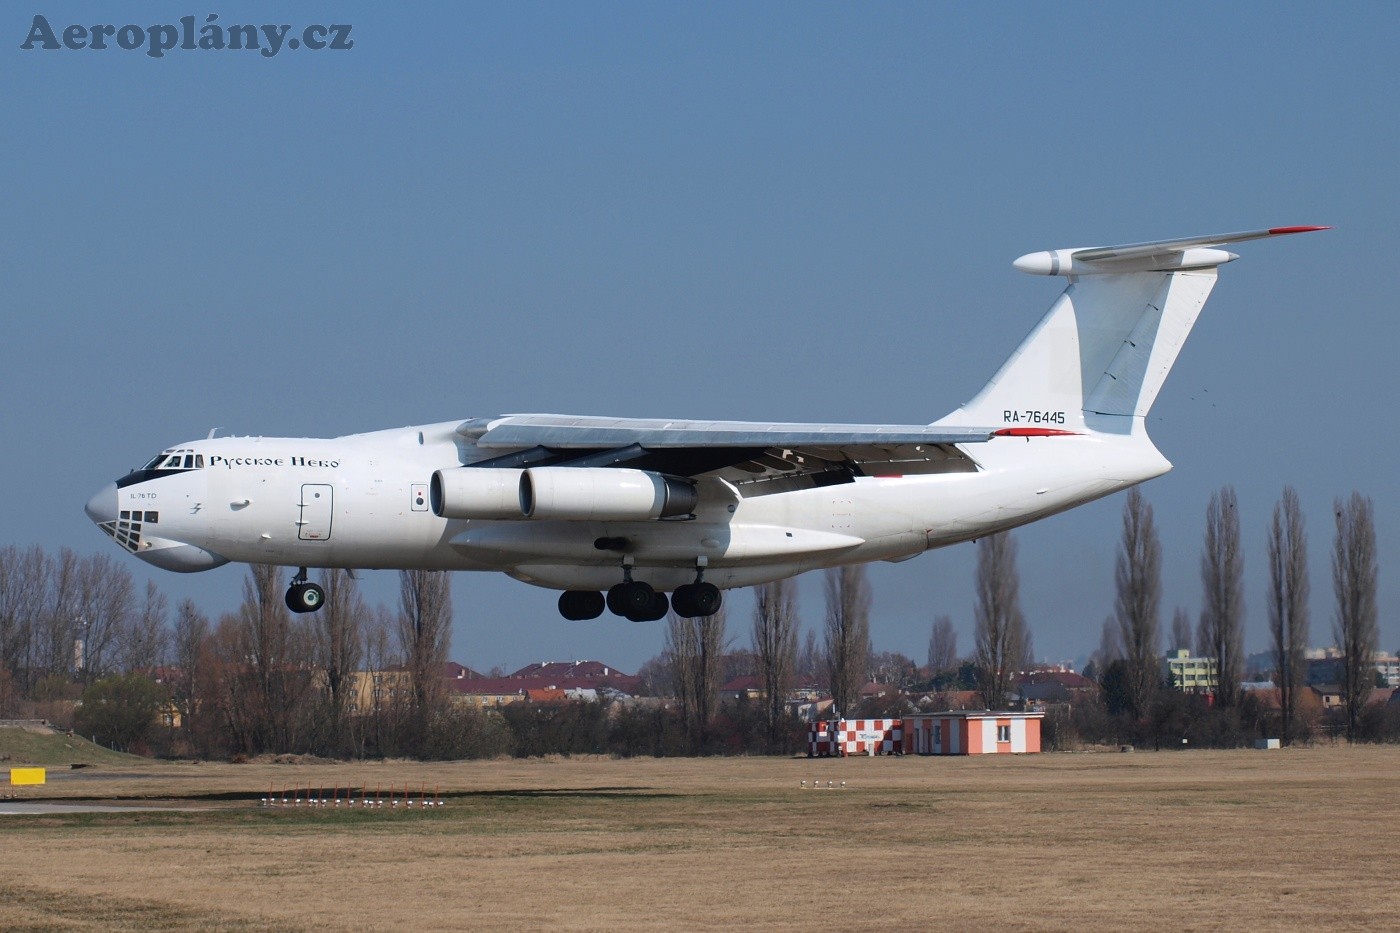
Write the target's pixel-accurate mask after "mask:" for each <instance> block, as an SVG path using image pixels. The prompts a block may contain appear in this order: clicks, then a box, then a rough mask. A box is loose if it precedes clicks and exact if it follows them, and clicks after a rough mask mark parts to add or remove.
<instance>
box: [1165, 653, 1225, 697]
mask: <svg viewBox="0 0 1400 933" xmlns="http://www.w3.org/2000/svg"><path fill="white" fill-rule="evenodd" d="M1167 677H1168V679H1170V680H1171V685H1172V689H1174V690H1180V691H1181V692H1182V693H1212V694H1213V693H1215V691H1216V688H1217V687H1219V686H1220V674H1219V669H1218V666H1217V663H1216V660H1215V658H1197V657H1192V655H1191V652H1190V651H1187V650H1186V649H1185V648H1178V649H1177V650H1176V653H1175V654H1173V655H1169V656H1168V657H1167Z"/></svg>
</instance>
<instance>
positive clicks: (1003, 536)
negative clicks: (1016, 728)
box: [974, 531, 1026, 709]
mask: <svg viewBox="0 0 1400 933" xmlns="http://www.w3.org/2000/svg"><path fill="white" fill-rule="evenodd" d="M1020 591H1021V580H1020V574H1019V572H1018V571H1017V569H1016V539H1015V538H1014V537H1013V536H1012V534H1011V532H1009V531H1003V532H1001V533H999V534H994V535H991V536H990V537H986V538H983V539H981V540H980V541H978V542H977V604H976V606H975V608H974V616H975V625H976V628H975V630H974V632H975V637H976V649H975V651H976V653H975V655H974V657H975V660H976V663H977V690H978V692H979V693H980V694H982V702H983V703H985V704H986V706H987V709H1005V708H1006V706H1007V703H1008V701H1009V700H1010V695H1011V686H1012V680H1013V678H1014V677H1015V674H1016V672H1017V671H1018V670H1019V669H1020V668H1021V667H1022V666H1023V665H1024V663H1025V658H1026V618H1025V616H1024V615H1023V614H1022V613H1021V595H1020Z"/></svg>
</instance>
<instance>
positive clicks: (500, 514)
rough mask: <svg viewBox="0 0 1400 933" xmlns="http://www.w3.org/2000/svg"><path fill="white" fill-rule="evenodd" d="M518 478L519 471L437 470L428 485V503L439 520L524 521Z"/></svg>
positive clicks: (461, 468)
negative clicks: (522, 519) (501, 519)
mask: <svg viewBox="0 0 1400 933" xmlns="http://www.w3.org/2000/svg"><path fill="white" fill-rule="evenodd" d="M520 477H521V471H520V470H493V469H490V468H483V469H475V468H473V467H458V468H457V469H455V470H438V471H437V472H436V473H434V474H433V479H432V482H431V484H430V485H429V488H428V499H429V501H430V502H431V504H432V507H433V514H434V515H436V516H438V517H439V518H524V517H525V516H524V515H523V514H522V513H521V511H520Z"/></svg>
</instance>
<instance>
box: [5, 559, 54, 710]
mask: <svg viewBox="0 0 1400 933" xmlns="http://www.w3.org/2000/svg"><path fill="white" fill-rule="evenodd" d="M48 567H49V558H48V555H47V554H45V553H44V551H43V549H42V548H40V547H38V546H35V547H30V548H26V549H25V550H20V549H19V548H17V547H13V546H7V547H5V548H3V549H0V670H4V671H5V672H7V673H8V674H9V675H10V677H11V678H12V679H13V685H14V688H15V690H16V691H17V692H18V693H20V694H28V693H29V691H30V688H31V687H32V682H33V681H32V678H33V673H34V668H35V644H34V633H35V628H36V623H37V622H38V620H39V619H40V617H41V616H42V615H43V612H44V606H45V601H46V599H47V595H48V594H47V592H46V590H47V586H46V584H47V580H48Z"/></svg>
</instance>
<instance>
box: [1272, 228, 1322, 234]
mask: <svg viewBox="0 0 1400 933" xmlns="http://www.w3.org/2000/svg"><path fill="white" fill-rule="evenodd" d="M1331 229H1332V228H1331V227H1270V228H1269V236H1280V235H1281V234H1285V233H1312V232H1313V231H1314V230H1331Z"/></svg>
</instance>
